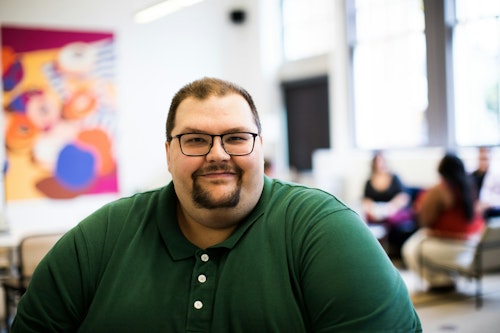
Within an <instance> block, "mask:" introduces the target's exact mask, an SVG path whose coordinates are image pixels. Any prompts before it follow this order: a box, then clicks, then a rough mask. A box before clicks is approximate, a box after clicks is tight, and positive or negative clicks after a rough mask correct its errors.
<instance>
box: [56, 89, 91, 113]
mask: <svg viewBox="0 0 500 333" xmlns="http://www.w3.org/2000/svg"><path fill="white" fill-rule="evenodd" d="M96 105H97V99H96V97H95V95H94V94H93V93H92V92H91V91H89V90H78V91H76V92H75V93H73V95H72V96H71V97H70V98H69V99H68V101H67V102H66V104H65V105H64V108H63V117H64V118H65V119H70V120H74V119H81V118H84V117H86V116H87V115H89V114H90V113H92V112H93V111H94V110H95V108H96Z"/></svg>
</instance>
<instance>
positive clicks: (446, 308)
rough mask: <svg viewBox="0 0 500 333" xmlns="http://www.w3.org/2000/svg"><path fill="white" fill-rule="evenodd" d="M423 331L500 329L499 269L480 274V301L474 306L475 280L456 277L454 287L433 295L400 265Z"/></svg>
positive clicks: (495, 332) (486, 331)
mask: <svg viewBox="0 0 500 333" xmlns="http://www.w3.org/2000/svg"><path fill="white" fill-rule="evenodd" d="M399 270H400V272H401V275H402V277H403V279H404V280H405V282H406V284H407V286H408V290H409V292H410V295H411V297H412V300H413V303H414V305H415V308H416V310H417V313H418V315H419V316H420V320H421V322H422V328H423V331H424V332H426V333H439V332H474V333H476V332H481V333H498V332H500V272H498V273H491V274H488V275H486V276H485V277H484V278H483V305H482V307H481V308H480V309H476V303H475V297H474V296H475V290H476V289H475V286H476V285H475V282H474V281H470V280H467V279H465V278H459V279H458V281H457V282H458V283H457V291H456V292H452V293H448V294H441V295H432V294H429V293H426V292H424V290H423V288H424V286H423V284H422V282H421V281H420V280H419V279H418V277H417V276H416V275H415V274H414V273H413V272H409V271H407V270H405V269H404V268H399Z"/></svg>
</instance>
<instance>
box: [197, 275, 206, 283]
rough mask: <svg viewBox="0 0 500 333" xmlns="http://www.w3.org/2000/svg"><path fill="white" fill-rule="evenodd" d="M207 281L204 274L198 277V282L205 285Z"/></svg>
mask: <svg viewBox="0 0 500 333" xmlns="http://www.w3.org/2000/svg"><path fill="white" fill-rule="evenodd" d="M205 281H207V277H206V276H205V275H204V274H200V275H198V282H200V283H205Z"/></svg>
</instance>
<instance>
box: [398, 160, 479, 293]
mask: <svg viewBox="0 0 500 333" xmlns="http://www.w3.org/2000/svg"><path fill="white" fill-rule="evenodd" d="M438 172H439V175H440V181H439V182H438V183H437V184H436V185H434V186H433V187H431V188H430V189H428V190H427V191H426V192H425V193H423V195H422V196H421V197H420V198H419V199H418V202H417V203H416V214H417V218H418V223H419V225H420V227H421V228H420V229H419V230H418V231H417V232H416V233H414V234H413V235H412V236H411V237H410V238H409V239H408V240H407V241H406V242H405V244H404V245H403V251H402V252H403V260H404V262H405V264H406V266H407V267H408V268H409V269H410V270H412V271H414V272H416V273H417V274H419V275H421V277H422V278H424V279H425V280H426V281H427V282H428V284H429V291H434V292H446V291H452V290H454V289H455V282H454V280H453V278H452V276H450V275H448V274H446V273H442V272H439V273H437V272H433V271H430V270H427V269H423V270H422V267H421V264H420V255H422V256H423V258H426V257H427V258H432V260H433V261H434V262H437V263H440V264H441V263H442V264H446V263H452V262H456V261H457V260H460V259H463V258H464V257H465V256H472V255H473V251H474V250H473V248H472V247H471V246H464V245H474V244H475V243H477V242H478V241H479V239H480V235H481V231H482V230H483V228H484V219H483V217H482V216H481V214H480V212H479V210H478V209H477V200H475V195H474V187H473V185H472V184H471V182H470V177H469V176H468V175H467V173H466V171H465V167H464V164H463V162H462V160H461V159H460V158H459V157H457V156H456V155H454V154H446V155H445V156H444V157H443V158H442V159H441V161H440V163H439V166H438ZM424 240H425V242H424V243H422V241H424Z"/></svg>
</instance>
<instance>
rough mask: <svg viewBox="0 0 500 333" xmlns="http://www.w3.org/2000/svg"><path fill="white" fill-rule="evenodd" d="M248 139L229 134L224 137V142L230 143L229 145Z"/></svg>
mask: <svg viewBox="0 0 500 333" xmlns="http://www.w3.org/2000/svg"><path fill="white" fill-rule="evenodd" d="M246 140H248V138H247V137H246V136H244V135H238V134H231V135H229V136H227V137H226V140H225V141H226V142H231V143H237V142H240V141H246Z"/></svg>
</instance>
